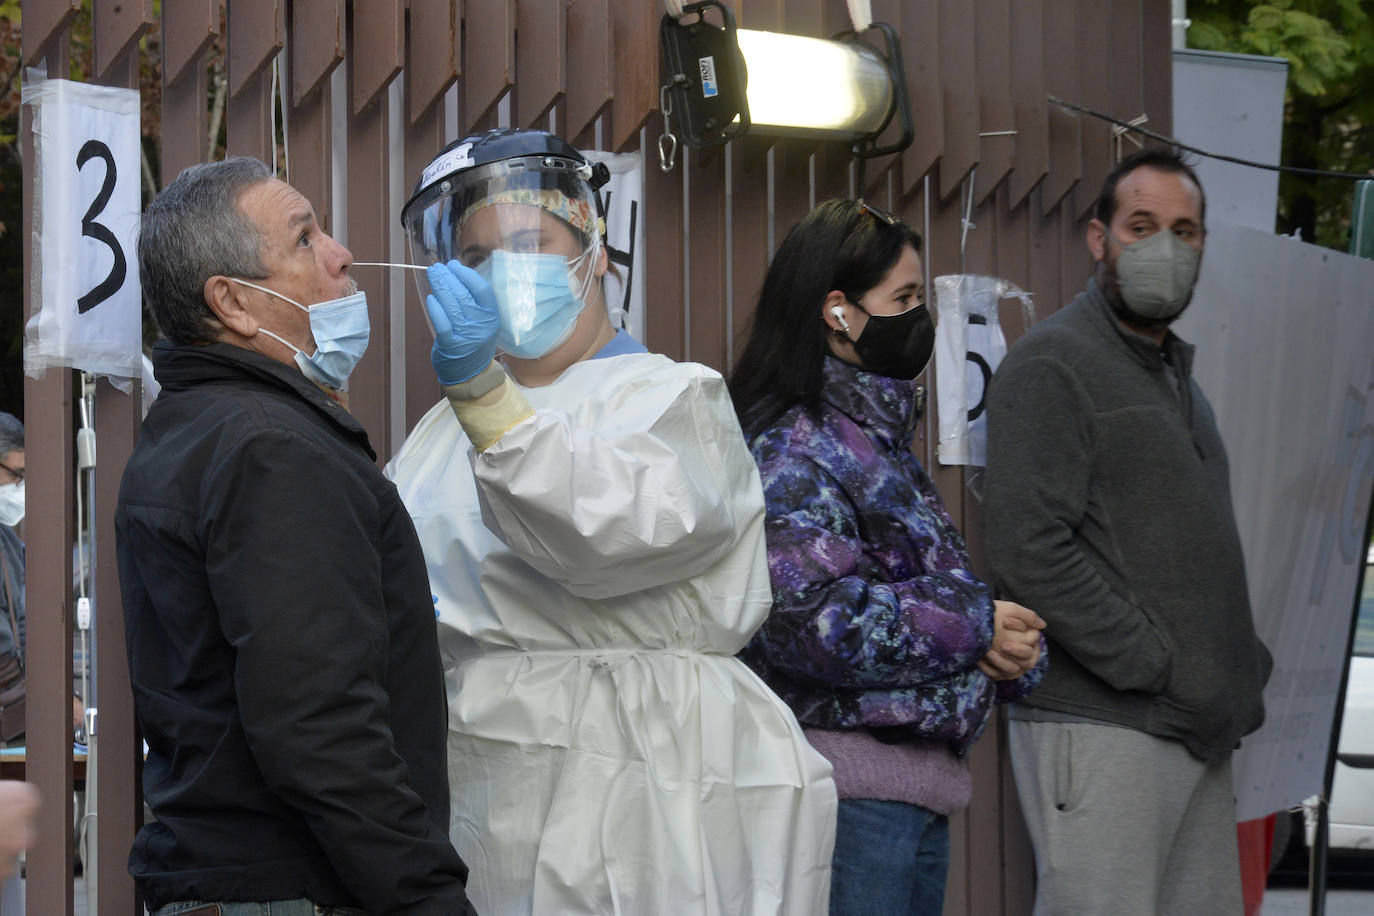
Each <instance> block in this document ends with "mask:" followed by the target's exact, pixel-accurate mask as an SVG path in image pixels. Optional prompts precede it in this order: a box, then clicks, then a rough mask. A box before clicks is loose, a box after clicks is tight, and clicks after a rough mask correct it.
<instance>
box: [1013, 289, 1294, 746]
mask: <svg viewBox="0 0 1374 916" xmlns="http://www.w3.org/2000/svg"><path fill="white" fill-rule="evenodd" d="M1192 359H1193V348H1192V346H1190V345H1189V344H1186V343H1184V342H1183V341H1182V340H1180V339H1179V338H1177V337H1176V336H1174V335H1173V333H1172V332H1170V333H1169V334H1168V336H1167V337H1166V339H1165V342H1164V345H1163V347H1162V348H1160V347H1158V346H1156V344H1155V343H1154V342H1153V341H1152V340H1150V339H1149V338H1147V337H1144V336H1142V335H1140V334H1135V333H1132V332H1131V331H1128V330H1127V329H1126V328H1124V327H1123V326H1122V325H1121V324H1120V322H1119V321H1117V319H1116V317H1115V315H1114V314H1113V313H1112V312H1111V309H1110V307H1109V305H1108V304H1107V301H1106V298H1105V296H1104V295H1103V294H1102V292H1101V291H1100V290H1099V289H1098V287H1097V286H1096V283H1095V281H1090V282H1089V284H1088V287H1087V289H1086V290H1084V292H1082V293H1080V294H1079V295H1078V296H1077V297H1076V298H1075V299H1074V300H1073V302H1071V303H1070V304H1069V305H1068V306H1067V307H1065V308H1063V309H1061V310H1060V311H1059V312H1057V313H1055V314H1054V315H1051V316H1050V317H1049V318H1047V319H1045V321H1043V322H1041V323H1040V324H1038V325H1036V326H1035V327H1034V328H1032V329H1031V330H1030V332H1028V333H1027V334H1026V336H1025V337H1024V338H1022V339H1021V340H1020V341H1018V342H1017V343H1016V345H1015V346H1013V347H1012V348H1011V351H1010V352H1009V353H1008V354H1007V357H1006V359H1005V360H1004V361H1003V363H1002V365H1001V366H1000V367H999V368H998V370H997V374H996V376H995V377H994V378H993V381H992V386H991V388H990V391H989V394H988V471H987V483H986V494H987V496H986V509H987V550H988V561H989V563H990V565H991V567H992V573H993V581H994V584H995V585H996V587H997V588H998V590H999V593H1000V595H1001V596H1002V597H1005V598H1009V599H1011V600H1014V601H1016V602H1018V603H1020V604H1023V605H1025V606H1027V607H1029V608H1032V609H1034V610H1035V611H1037V612H1038V613H1039V614H1040V615H1041V616H1042V617H1044V618H1045V621H1046V623H1047V625H1048V626H1047V628H1046V636H1047V639H1048V643H1049V650H1050V659H1051V662H1050V668H1049V672H1048V673H1047V674H1046V675H1045V679H1044V681H1042V682H1041V684H1040V686H1039V688H1038V689H1037V690H1036V691H1035V692H1034V693H1032V694H1031V695H1030V696H1028V697H1026V698H1025V699H1024V700H1023V701H1022V702H1024V703H1026V704H1027V705H1031V706H1036V707H1039V708H1042V709H1047V710H1054V711H1057V712H1059V713H1067V714H1070V715H1075V716H1086V717H1088V718H1092V719H1099V720H1104V721H1107V722H1111V723H1115V724H1117V725H1123V726H1126V727H1129V728H1135V729H1138V730H1140V731H1144V732H1148V733H1150V734H1153V735H1160V736H1162V737H1167V738H1175V739H1178V740H1181V741H1183V742H1184V743H1185V744H1186V745H1187V747H1188V749H1189V751H1191V752H1192V753H1193V754H1194V755H1196V756H1197V757H1200V758H1203V759H1217V758H1221V757H1224V756H1225V755H1227V754H1228V753H1230V752H1231V750H1232V749H1233V748H1234V747H1235V746H1236V745H1237V744H1238V743H1239V741H1240V739H1241V737H1242V736H1243V735H1247V734H1249V733H1250V732H1252V731H1254V730H1255V729H1256V728H1258V727H1259V726H1260V723H1261V722H1262V721H1263V720H1264V703H1263V696H1262V691H1263V687H1264V683H1265V681H1266V680H1267V679H1268V677H1269V671H1270V668H1271V665H1272V662H1271V658H1270V655H1269V652H1268V650H1267V649H1265V647H1264V645H1263V644H1262V643H1261V642H1260V640H1259V638H1258V637H1257V636H1256V635H1255V628H1254V622H1253V620H1252V618H1251V614H1250V601H1249V595H1248V593H1247V591H1246V585H1245V563H1244V559H1243V558H1242V556H1241V548H1240V538H1239V536H1238V534H1237V532H1236V525H1235V517H1234V514H1233V512H1232V507H1231V494H1230V478H1229V472H1228V469H1227V462H1226V451H1225V449H1224V447H1223V445H1222V441H1221V435H1220V433H1219V432H1218V431H1217V426H1216V419H1215V417H1214V416H1213V414H1212V408H1211V406H1210V405H1209V404H1208V403H1207V399H1206V398H1205V397H1204V396H1203V394H1202V390H1201V389H1200V388H1198V386H1197V383H1196V382H1194V381H1193V379H1192V375H1191V371H1190V370H1191V367H1192ZM1169 367H1172V370H1173V371H1166V370H1167V369H1168V368H1169Z"/></svg>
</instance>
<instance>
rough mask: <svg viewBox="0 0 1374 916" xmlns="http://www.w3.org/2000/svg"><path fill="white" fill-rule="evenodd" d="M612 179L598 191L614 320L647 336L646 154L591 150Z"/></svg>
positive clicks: (591, 155)
mask: <svg viewBox="0 0 1374 916" xmlns="http://www.w3.org/2000/svg"><path fill="white" fill-rule="evenodd" d="M586 156H587V158H588V159H589V160H590V161H592V162H604V163H606V167H607V168H608V169H610V170H611V180H610V181H609V182H607V183H606V185H605V187H603V188H601V190H599V191H598V192H597V193H598V194H599V195H600V196H601V199H602V200H603V201H604V202H605V204H606V247H607V248H608V249H609V251H608V253H609V254H610V257H611V264H612V265H613V266H614V268H615V269H614V270H612V271H610V272H609V273H607V274H606V308H607V309H608V310H609V311H610V312H611V323H612V324H613V325H615V326H616V327H620V326H622V325H624V326H625V327H626V328H627V329H628V330H629V332H630V333H631V334H633V335H634V336H635V337H637V338H638V339H640V340H643V339H644V154H643V153H642V152H640V153H606V152H601V151H599V150H589V151H587V153H586Z"/></svg>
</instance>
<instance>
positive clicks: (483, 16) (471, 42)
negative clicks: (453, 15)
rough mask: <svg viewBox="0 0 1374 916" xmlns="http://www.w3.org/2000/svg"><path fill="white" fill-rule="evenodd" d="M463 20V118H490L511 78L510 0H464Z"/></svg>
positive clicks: (512, 24) (512, 8)
mask: <svg viewBox="0 0 1374 916" xmlns="http://www.w3.org/2000/svg"><path fill="white" fill-rule="evenodd" d="M466 7H467V9H466V12H465V13H464V14H463V21H464V23H465V24H466V28H465V29H464V34H465V35H466V38H467V47H466V50H465V53H464V55H463V118H464V119H465V120H466V121H467V122H468V124H470V125H476V124H478V123H479V122H481V121H484V120H490V116H491V115H492V112H493V109H494V108H495V107H496V103H497V102H499V101H500V100H501V96H503V95H505V94H506V90H507V89H509V88H510V87H511V85H512V83H513V81H514V78H515V4H514V0H466Z"/></svg>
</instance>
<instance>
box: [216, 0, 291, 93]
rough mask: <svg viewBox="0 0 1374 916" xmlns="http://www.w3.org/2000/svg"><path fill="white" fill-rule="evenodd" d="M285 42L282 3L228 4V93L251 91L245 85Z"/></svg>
mask: <svg viewBox="0 0 1374 916" xmlns="http://www.w3.org/2000/svg"><path fill="white" fill-rule="evenodd" d="M285 42H286V3H285V2H283V0H234V2H233V3H230V4H229V94H230V95H231V96H237V95H238V94H239V93H241V92H244V91H245V90H247V91H248V92H249V93H252V92H254V91H256V90H255V88H253V87H250V86H249V83H250V82H252V80H253V78H254V77H255V76H257V75H258V74H259V73H260V72H262V70H263V68H264V67H266V66H267V65H268V64H269V63H271V62H272V56H273V55H275V54H276V53H277V52H278V51H280V50H281V49H282V46H283V45H284V44H285Z"/></svg>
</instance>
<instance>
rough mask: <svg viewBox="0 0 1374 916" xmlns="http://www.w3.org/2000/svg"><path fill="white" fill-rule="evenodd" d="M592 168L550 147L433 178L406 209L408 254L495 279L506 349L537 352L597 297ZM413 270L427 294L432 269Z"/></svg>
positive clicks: (562, 336)
mask: <svg viewBox="0 0 1374 916" xmlns="http://www.w3.org/2000/svg"><path fill="white" fill-rule="evenodd" d="M590 171H591V170H590V168H589V167H588V166H586V165H585V164H583V163H578V162H574V161H572V160H569V159H565V158H562V157H556V156H546V155H544V156H540V155H535V156H524V157H517V158H513V159H502V160H500V161H498V162H493V163H489V164H487V165H481V166H476V167H474V168H470V169H466V170H464V171H462V172H459V173H457V174H456V175H452V176H449V177H447V178H445V179H444V180H442V181H440V182H437V183H436V184H434V185H433V186H431V187H430V188H427V189H426V190H425V191H424V192H422V194H421V196H420V197H419V198H418V199H417V200H416V201H415V203H416V206H414V207H412V208H411V209H410V210H409V211H408V212H407V215H406V220H405V230H406V236H407V238H408V239H409V244H410V257H411V263H413V264H420V265H428V264H434V263H436V262H447V261H450V260H457V261H460V262H462V263H463V264H464V265H466V266H468V267H471V268H473V269H474V270H476V271H477V273H478V274H479V275H481V276H482V278H483V279H484V280H486V281H487V282H488V283H490V284H491V287H492V290H493V292H494V293H495V296H496V301H497V305H498V307H499V308H500V312H501V332H500V334H499V335H498V337H497V347H498V348H499V349H500V350H501V351H502V352H504V353H508V354H510V355H512V356H517V357H520V358H527V359H532V358H538V357H540V356H543V355H544V354H545V353H547V352H549V351H550V350H552V349H554V348H555V347H557V346H558V345H559V344H561V343H562V342H563V341H565V340H566V339H567V338H568V337H569V336H570V335H571V333H572V330H573V326H574V325H575V323H576V319H577V316H578V315H579V314H580V313H581V312H582V310H583V309H584V308H585V307H586V305H587V302H588V299H590V298H595V297H594V290H596V289H598V287H596V286H595V284H596V283H597V281H598V279H599V278H598V277H597V275H596V267H597V264H598V262H599V260H600V252H601V228H600V220H599V219H598V217H597V207H596V200H595V197H594V193H593V191H592V189H591V187H590V185H589V184H588V183H587V178H588V176H589V174H590ZM415 279H416V284H417V285H418V287H419V291H420V295H421V297H424V296H426V295H428V294H429V292H430V289H429V279H428V277H427V276H426V275H425V274H423V273H421V272H419V271H417V272H416V278H415Z"/></svg>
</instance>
